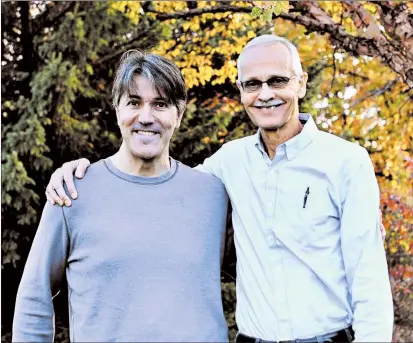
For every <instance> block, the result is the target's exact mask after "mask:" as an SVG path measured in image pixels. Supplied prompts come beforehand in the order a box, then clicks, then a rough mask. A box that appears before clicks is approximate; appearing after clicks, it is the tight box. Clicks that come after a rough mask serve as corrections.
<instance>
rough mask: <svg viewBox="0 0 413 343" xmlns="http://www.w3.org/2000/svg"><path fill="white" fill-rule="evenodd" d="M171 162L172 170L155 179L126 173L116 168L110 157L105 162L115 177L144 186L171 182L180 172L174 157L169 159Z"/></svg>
mask: <svg viewBox="0 0 413 343" xmlns="http://www.w3.org/2000/svg"><path fill="white" fill-rule="evenodd" d="M169 161H170V165H171V168H169V170H168V171H167V172H166V173H164V174H162V175H159V176H155V177H145V176H137V175H132V174H127V173H124V172H123V171H121V170H120V169H118V168H116V167H115V165H114V164H113V162H112V159H111V157H108V158H106V159H104V160H103V162H104V164H105V166H106V168H107V169H108V170H109V171H110V172H111V173H112V174H114V175H115V176H117V177H119V178H121V179H124V180H126V181H129V182H134V183H139V184H143V185H156V184H160V183H164V182H167V181H168V180H170V179H171V178H172V177H174V175H175V174H176V172H177V171H178V163H177V161H176V160H174V159H173V158H172V157H169Z"/></svg>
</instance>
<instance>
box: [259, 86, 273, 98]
mask: <svg viewBox="0 0 413 343" xmlns="http://www.w3.org/2000/svg"><path fill="white" fill-rule="evenodd" d="M273 98H274V91H273V90H272V89H271V88H270V87H268V85H267V83H263V84H262V85H261V89H260V93H259V94H258V99H259V100H261V101H268V100H271V99H273Z"/></svg>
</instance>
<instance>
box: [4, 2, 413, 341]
mask: <svg viewBox="0 0 413 343" xmlns="http://www.w3.org/2000/svg"><path fill="white" fill-rule="evenodd" d="M412 9H413V5H412V3H405V2H402V1H393V2H389V1H381V2H369V1H366V2H358V1H341V2H335V1H325V2H322V1H320V2H315V1H300V2H290V3H289V2H287V1H274V2H270V3H268V2H259V1H254V2H247V1H202V2H201V1H199V2H198V1H159V2H156V1H154V2H151V1H140V2H138V1H136V2H135V1H130V2H122V1H118V2H94V1H79V2H76V1H70V2H65V1H32V2H25V1H16V2H14V1H7V2H2V3H1V10H2V11H1V12H2V13H1V17H2V22H1V25H2V41H1V48H2V49H1V55H2V56H1V57H2V59H1V60H2V62H1V64H2V73H1V81H2V82H1V94H2V104H1V106H2V125H1V130H2V138H1V141H2V157H1V158H2V167H1V168H2V228H3V229H2V290H1V292H2V305H1V306H2V335H3V336H2V341H10V334H9V332H10V331H11V324H12V317H13V310H14V301H15V295H16V291H17V287H18V284H19V281H20V277H21V273H22V271H23V267H24V263H25V260H26V258H27V255H28V251H29V249H30V245H31V241H32V239H33V237H34V234H35V231H36V227H37V223H38V221H39V219H40V218H39V217H40V214H41V211H42V207H43V205H44V202H45V196H44V190H45V186H46V184H47V181H48V180H49V177H50V175H51V173H52V171H53V170H54V169H56V168H58V167H59V166H61V164H62V163H63V162H65V161H68V160H72V159H77V158H79V157H87V158H89V159H90V160H91V161H96V160H98V159H100V158H104V157H107V156H109V155H111V154H113V153H114V152H115V151H116V150H117V148H118V147H119V144H120V134H119V130H118V127H117V125H116V120H115V114H114V111H113V108H112V107H111V102H110V90H111V83H112V79H113V73H114V70H115V69H116V66H117V61H118V59H119V57H120V55H121V54H122V53H123V52H124V51H125V50H127V49H131V48H134V49H135V48H137V49H143V50H146V51H153V52H155V53H158V54H162V55H164V56H166V57H168V58H170V59H171V60H173V61H174V62H175V63H176V64H177V65H178V66H179V68H180V69H181V70H182V72H183V74H184V76H185V79H186V82H187V86H188V89H189V103H188V109H187V112H186V115H185V117H184V120H183V123H182V125H181V129H180V130H179V132H177V133H176V135H175V137H174V140H173V144H172V148H171V155H172V156H173V157H174V158H177V159H179V160H181V161H182V162H184V163H186V164H188V165H190V166H194V165H196V164H198V163H201V162H202V161H203V160H204V159H205V158H206V157H208V156H209V155H211V154H212V153H214V152H215V151H216V150H217V149H218V148H219V147H220V146H221V145H222V144H223V143H225V142H227V141H230V140H233V139H236V138H240V137H243V136H245V135H249V134H252V133H254V132H255V130H256V128H255V127H253V125H252V124H251V122H250V120H249V119H248V117H247V115H246V114H245V113H244V111H243V109H242V107H241V105H240V103H239V97H238V90H237V88H236V86H235V80H236V58H237V57H238V55H239V53H240V52H241V49H242V48H243V46H244V45H245V44H246V43H247V41H249V40H250V39H252V38H253V37H255V36H257V35H260V34H264V33H275V34H277V35H280V36H284V37H286V38H288V39H290V40H291V41H292V42H293V43H294V44H296V46H297V47H298V50H299V52H300V56H301V61H302V63H303V67H304V69H305V70H306V71H307V72H308V73H309V80H310V82H309V85H308V93H307V96H306V97H305V98H304V99H303V100H302V101H301V104H300V106H301V110H302V112H310V113H311V114H312V115H313V117H314V118H315V120H316V123H317V124H318V126H319V128H320V129H322V130H325V131H328V132H331V133H334V134H336V135H339V136H341V137H343V138H345V139H347V140H350V141H354V142H357V143H358V144H360V145H362V146H364V147H365V148H366V149H367V150H368V151H369V153H370V156H371V158H372V160H373V162H374V165H375V170H376V175H377V179H378V182H379V184H380V188H381V208H382V211H383V221H384V225H385V227H386V229H387V237H386V242H385V245H386V250H387V256H388V263H389V269H390V277H391V282H392V287H393V294H394V302H395V318H396V329H395V333H394V340H395V341H413V296H412V289H413V278H412V276H413V275H412V274H413V269H412V265H413V264H412V254H413V154H412V151H413V102H412V95H413V94H412V86H413V14H412ZM228 226H229V228H230V229H231V223H230V220H229V224H228ZM227 243H228V244H227V248H228V249H229V250H230V251H231V252H232V255H231V256H230V258H228V259H227V260H226V261H225V262H224V266H223V274H222V275H223V277H222V281H223V292H222V293H223V299H224V308H225V312H226V315H227V319H228V324H229V327H230V331H231V337H234V334H235V330H236V325H235V320H234V309H235V287H234V278H235V268H234V266H235V254H234V247H233V244H232V241H231V239H229V240H228V242H227ZM66 296H67V294H66V293H65V290H62V294H61V296H59V297H57V298H56V299H55V303H56V316H57V320H58V323H57V336H56V341H62V342H63V341H68V336H67V329H66V328H67V300H66V298H65V297H66Z"/></svg>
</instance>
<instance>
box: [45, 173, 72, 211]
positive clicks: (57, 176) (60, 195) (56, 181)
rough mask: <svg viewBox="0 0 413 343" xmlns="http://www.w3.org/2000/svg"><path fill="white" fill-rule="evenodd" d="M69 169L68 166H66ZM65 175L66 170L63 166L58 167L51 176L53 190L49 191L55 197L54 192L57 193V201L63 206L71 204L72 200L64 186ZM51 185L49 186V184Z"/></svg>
mask: <svg viewBox="0 0 413 343" xmlns="http://www.w3.org/2000/svg"><path fill="white" fill-rule="evenodd" d="M66 169H67V166H66ZM63 175H64V170H63V166H62V167H61V168H58V169H56V171H55V172H54V173H53V174H52V176H51V178H50V183H49V184H50V187H51V188H52V191H49V192H48V193H49V195H51V196H52V198H53V199H55V197H54V196H53V194H54V193H56V194H57V199H56V202H57V203H58V204H59V205H60V206H63V204H64V205H66V206H70V205H71V202H70V199H69V198H68V197H67V195H66V192H65V189H64V188H63ZM48 187H49V186H48Z"/></svg>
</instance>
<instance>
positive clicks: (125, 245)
mask: <svg viewBox="0 0 413 343" xmlns="http://www.w3.org/2000/svg"><path fill="white" fill-rule="evenodd" d="M76 187H77V188H78V190H79V198H78V200H76V201H74V202H73V205H72V207H64V208H60V207H58V206H52V205H50V204H46V206H45V208H44V211H43V215H42V218H41V222H40V225H39V229H38V231H37V234H36V237H35V239H34V242H33V245H32V248H31V251H30V254H29V257H28V260H27V263H26V267H25V270H24V274H23V277H22V281H21V284H20V287H19V291H18V295H17V302H16V309H15V316H14V323H13V341H14V342H23V341H24V342H34V341H36V342H47V341H49V342H50V341H52V340H53V326H54V325H53V324H54V323H53V313H54V311H53V303H52V296H53V295H55V294H56V292H57V291H58V290H59V285H60V282H61V280H62V278H63V277H64V274H65V273H66V277H67V281H68V287H69V304H70V339H71V341H78V342H81V341H88V342H92V341H101V342H103V341H123V342H126V341H129V342H132V341H152V342H153V341H164V342H165V341H210V342H213V341H214V342H222V341H227V339H228V336H227V326H226V322H225V319H224V315H223V308H222V301H221V292H220V247H221V242H222V237H223V235H224V232H225V221H226V210H227V196H226V193H225V189H224V187H223V185H222V184H221V182H220V181H219V180H218V179H216V178H215V177H213V176H211V175H207V174H204V173H201V172H199V171H196V170H191V169H190V168H189V167H187V166H185V165H183V164H181V163H179V162H176V161H174V160H171V169H170V171H169V172H168V173H167V174H165V175H163V176H160V177H155V178H142V177H137V176H131V175H128V174H125V173H122V172H121V171H120V170H118V169H116V168H115V167H114V165H113V164H112V163H111V160H110V159H106V160H102V161H99V162H97V163H95V164H93V165H92V166H91V167H90V168H89V170H88V174H87V176H86V177H85V178H84V179H83V180H79V181H77V185H76Z"/></svg>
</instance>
